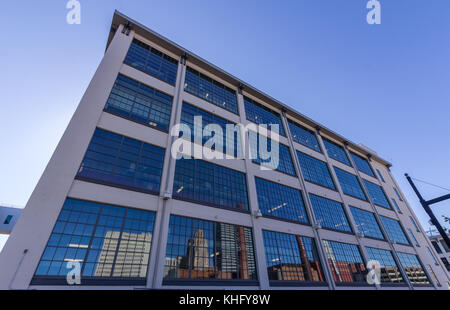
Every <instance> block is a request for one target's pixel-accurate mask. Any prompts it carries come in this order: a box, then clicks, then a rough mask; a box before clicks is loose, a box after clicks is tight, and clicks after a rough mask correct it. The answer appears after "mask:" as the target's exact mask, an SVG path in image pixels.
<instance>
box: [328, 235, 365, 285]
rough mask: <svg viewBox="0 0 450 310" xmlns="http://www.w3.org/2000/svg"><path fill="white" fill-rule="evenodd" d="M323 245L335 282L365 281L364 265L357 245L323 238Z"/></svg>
mask: <svg viewBox="0 0 450 310" xmlns="http://www.w3.org/2000/svg"><path fill="white" fill-rule="evenodd" d="M323 246H324V248H325V253H326V256H327V259H328V264H329V265H330V269H331V272H332V274H333V278H334V281H335V282H337V283H345V282H347V283H349V282H363V283H365V282H366V274H367V271H366V267H365V265H364V261H363V259H362V257H361V253H360V251H359V248H358V246H356V245H353V244H347V243H341V242H335V241H328V240H323Z"/></svg>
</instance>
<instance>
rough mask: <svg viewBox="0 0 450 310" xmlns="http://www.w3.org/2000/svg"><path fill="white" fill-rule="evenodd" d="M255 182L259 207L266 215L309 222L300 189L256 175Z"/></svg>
mask: <svg viewBox="0 0 450 310" xmlns="http://www.w3.org/2000/svg"><path fill="white" fill-rule="evenodd" d="M255 183H256V192H257V195H258V207H259V209H260V210H261V212H262V213H263V214H264V215H268V216H273V217H278V218H283V219H287V220H292V221H296V222H300V223H308V222H309V221H308V217H307V215H306V211H305V207H304V204H303V198H302V194H301V192H300V191H299V190H297V189H294V188H291V187H288V186H284V185H281V184H278V183H274V182H270V181H267V180H264V179H260V178H256V177H255Z"/></svg>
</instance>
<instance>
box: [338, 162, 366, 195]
mask: <svg viewBox="0 0 450 310" xmlns="http://www.w3.org/2000/svg"><path fill="white" fill-rule="evenodd" d="M334 171H335V172H336V176H337V178H338V180H339V183H340V184H341V188H342V191H343V192H344V194H346V195H349V196H353V197H356V198H359V199H362V200H367V198H366V195H365V194H364V191H363V189H362V188H361V184H360V183H359V181H358V178H357V177H356V175H353V174H351V173H348V172H347V171H344V170H342V169H339V168H336V167H334Z"/></svg>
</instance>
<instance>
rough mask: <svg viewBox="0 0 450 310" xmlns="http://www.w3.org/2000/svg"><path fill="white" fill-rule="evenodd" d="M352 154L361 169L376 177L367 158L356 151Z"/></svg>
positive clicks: (357, 166)
mask: <svg viewBox="0 0 450 310" xmlns="http://www.w3.org/2000/svg"><path fill="white" fill-rule="evenodd" d="M350 155H351V156H352V159H353V161H354V162H355V165H356V168H357V169H358V170H359V171H361V172H364V173H365V174H367V175H370V176H373V177H375V174H374V173H373V171H372V168H371V167H370V164H369V162H368V161H367V159H365V158H363V157H361V156H359V155H356V154H355V153H350Z"/></svg>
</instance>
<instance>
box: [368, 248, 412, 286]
mask: <svg viewBox="0 0 450 310" xmlns="http://www.w3.org/2000/svg"><path fill="white" fill-rule="evenodd" d="M366 250H367V255H368V257H369V259H370V260H376V261H378V262H379V263H380V267H381V282H387V283H389V282H390V283H402V282H404V280H403V276H402V274H401V273H400V270H399V268H398V266H397V263H396V262H395V260H394V257H393V256H392V253H391V251H388V250H381V249H375V248H368V247H366Z"/></svg>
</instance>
